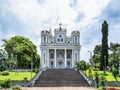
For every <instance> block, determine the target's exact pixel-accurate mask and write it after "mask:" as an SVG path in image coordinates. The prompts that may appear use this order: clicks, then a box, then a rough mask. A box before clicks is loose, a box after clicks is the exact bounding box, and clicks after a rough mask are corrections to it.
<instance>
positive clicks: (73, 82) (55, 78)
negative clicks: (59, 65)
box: [34, 69, 89, 87]
mask: <svg viewBox="0 0 120 90" xmlns="http://www.w3.org/2000/svg"><path fill="white" fill-rule="evenodd" d="M34 86H35V87H55V86H56V87H58V86H89V85H88V83H87V81H86V80H85V79H84V78H83V77H82V75H81V74H80V73H79V72H76V71H74V70H72V69H48V70H46V71H44V72H43V73H42V74H41V76H40V77H39V78H38V80H36V82H35V84H34Z"/></svg>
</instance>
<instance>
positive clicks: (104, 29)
mask: <svg viewBox="0 0 120 90" xmlns="http://www.w3.org/2000/svg"><path fill="white" fill-rule="evenodd" d="M101 31H102V52H101V65H100V69H101V70H103V69H104V67H105V68H106V66H108V24H107V22H106V21H104V23H103V24H102V30H101ZM105 61H106V66H105V65H104V63H105Z"/></svg>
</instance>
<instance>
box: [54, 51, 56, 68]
mask: <svg viewBox="0 0 120 90" xmlns="http://www.w3.org/2000/svg"><path fill="white" fill-rule="evenodd" d="M54 51H55V52H54V56H55V57H54V68H56V49H54Z"/></svg>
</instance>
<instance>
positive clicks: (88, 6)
mask: <svg viewBox="0 0 120 90" xmlns="http://www.w3.org/2000/svg"><path fill="white" fill-rule="evenodd" d="M104 20H107V22H108V24H109V43H110V42H118V43H120V3H119V0H0V45H2V43H3V42H2V41H1V40H2V39H9V38H11V37H12V36H15V35H22V36H25V37H27V38H29V39H30V40H31V41H33V42H34V44H35V45H36V46H37V47H38V48H37V50H38V52H39V53H40V49H39V45H40V41H41V40H40V39H41V38H40V32H41V30H49V28H50V27H51V29H52V32H54V29H55V28H58V27H59V23H62V27H63V28H66V29H67V35H68V36H70V33H71V31H73V30H79V31H80V39H81V40H80V42H81V46H82V48H81V59H84V60H88V59H89V57H90V56H89V53H88V50H90V51H93V49H94V47H95V46H96V45H97V44H100V43H101V36H102V35H101V25H102V23H103V21H104Z"/></svg>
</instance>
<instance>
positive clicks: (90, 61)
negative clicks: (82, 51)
mask: <svg viewBox="0 0 120 90" xmlns="http://www.w3.org/2000/svg"><path fill="white" fill-rule="evenodd" d="M88 52H89V53H90V59H89V62H90V64H92V60H91V59H92V52H91V51H90V50H88Z"/></svg>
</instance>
